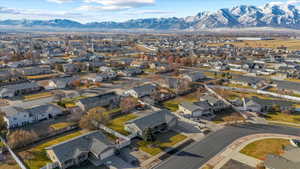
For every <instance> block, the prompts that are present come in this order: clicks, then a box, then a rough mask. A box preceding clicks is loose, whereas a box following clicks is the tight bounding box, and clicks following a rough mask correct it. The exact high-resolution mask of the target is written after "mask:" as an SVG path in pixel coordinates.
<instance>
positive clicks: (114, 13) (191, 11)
mask: <svg viewBox="0 0 300 169" xmlns="http://www.w3.org/2000/svg"><path fill="white" fill-rule="evenodd" d="M274 1H276V2H281V3H292V4H296V5H300V0H0V2H1V3H0V20H3V19H42V20H45V19H54V18H59V19H72V20H76V21H79V22H83V23H86V22H92V21H125V20H128V19H137V18H151V17H172V16H175V17H186V16H192V15H195V14H197V13H198V12H200V11H215V10H217V9H220V8H230V7H233V6H237V5H256V6H263V5H264V4H266V3H270V2H274Z"/></svg>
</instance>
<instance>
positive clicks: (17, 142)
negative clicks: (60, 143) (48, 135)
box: [8, 130, 38, 148]
mask: <svg viewBox="0 0 300 169" xmlns="http://www.w3.org/2000/svg"><path fill="white" fill-rule="evenodd" d="M37 139H38V135H37V134H36V133H35V132H34V131H26V130H16V131H14V132H13V133H11V134H10V135H9V136H8V143H9V145H10V146H11V147H12V148H16V147H22V146H25V145H27V144H29V143H31V142H33V141H35V140H37Z"/></svg>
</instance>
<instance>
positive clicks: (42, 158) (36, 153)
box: [19, 130, 86, 169]
mask: <svg viewBox="0 0 300 169" xmlns="http://www.w3.org/2000/svg"><path fill="white" fill-rule="evenodd" d="M85 132H86V131H83V130H80V131H77V132H74V133H71V134H68V135H65V136H62V137H58V138H55V139H53V140H51V141H47V142H45V143H42V144H40V145H38V146H36V147H33V148H31V149H29V150H26V151H23V152H20V153H19V155H20V156H21V157H22V159H23V160H24V162H25V164H26V165H27V167H28V168H29V169H40V168H41V167H43V166H45V165H46V164H47V163H50V162H51V160H50V159H49V158H48V157H47V154H46V151H45V148H47V147H49V146H52V145H55V144H58V143H61V142H64V141H67V140H70V139H72V138H74V137H77V136H80V135H82V134H84V133H85Z"/></svg>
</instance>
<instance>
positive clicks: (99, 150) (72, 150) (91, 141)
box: [46, 131, 115, 169]
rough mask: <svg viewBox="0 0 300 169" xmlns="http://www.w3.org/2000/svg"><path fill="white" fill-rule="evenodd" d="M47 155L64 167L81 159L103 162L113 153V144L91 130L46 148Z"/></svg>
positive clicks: (97, 132) (72, 164)
mask: <svg viewBox="0 0 300 169" xmlns="http://www.w3.org/2000/svg"><path fill="white" fill-rule="evenodd" d="M46 152H47V155H48V157H49V158H50V159H51V160H52V161H53V162H56V163H58V164H59V166H60V168H62V169H65V168H68V167H71V166H74V165H78V164H80V163H81V162H83V161H86V160H90V161H97V165H100V164H101V163H103V162H104V160H105V159H107V158H109V157H111V156H113V155H114V153H115V146H114V144H112V143H111V142H110V141H109V140H108V138H107V137H106V136H105V135H104V134H103V133H101V132H100V131H93V132H89V133H87V134H84V135H81V136H78V137H75V138H73V139H70V140H67V141H65V142H62V143H59V144H56V145H53V146H51V147H47V148H46Z"/></svg>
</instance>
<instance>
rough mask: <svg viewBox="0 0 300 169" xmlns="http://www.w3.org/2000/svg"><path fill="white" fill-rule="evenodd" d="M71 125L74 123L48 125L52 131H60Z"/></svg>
mask: <svg viewBox="0 0 300 169" xmlns="http://www.w3.org/2000/svg"><path fill="white" fill-rule="evenodd" d="M73 124H74V123H70V122H60V123H55V124H52V125H50V127H51V128H53V129H54V130H60V129H64V128H67V127H70V126H71V125H73Z"/></svg>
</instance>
